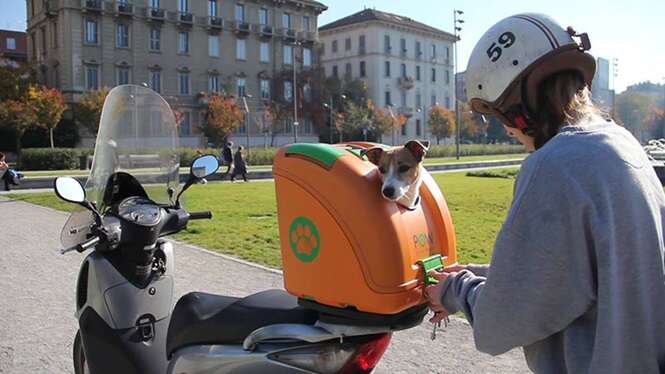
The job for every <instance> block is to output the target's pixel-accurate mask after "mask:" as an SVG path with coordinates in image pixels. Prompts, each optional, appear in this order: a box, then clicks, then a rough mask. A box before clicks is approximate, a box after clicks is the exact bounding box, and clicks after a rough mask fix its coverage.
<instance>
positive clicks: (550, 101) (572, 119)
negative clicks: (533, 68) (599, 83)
mask: <svg viewBox="0 0 665 374" xmlns="http://www.w3.org/2000/svg"><path fill="white" fill-rule="evenodd" d="M537 95H538V100H537V102H538V107H537V109H536V112H537V116H536V118H535V122H536V124H535V126H534V130H535V134H534V144H535V147H536V149H538V148H540V147H542V146H543V145H545V143H547V142H548V141H549V140H550V139H552V138H553V137H554V136H555V135H556V134H558V133H559V130H560V129H561V127H563V126H564V125H567V124H570V125H577V124H579V123H580V122H582V121H584V120H585V119H589V118H592V117H601V116H602V114H601V111H600V110H599V109H598V108H597V107H596V106H595V105H594V104H593V102H592V101H591V91H590V90H589V87H588V86H587V85H586V83H585V82H584V78H583V77H582V75H581V74H580V73H579V72H577V71H573V70H567V71H562V72H559V73H556V74H553V75H551V76H550V77H547V78H546V79H545V80H543V81H542V82H541V83H540V84H539V85H538V93H537Z"/></svg>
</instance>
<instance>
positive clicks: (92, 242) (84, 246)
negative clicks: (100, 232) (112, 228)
mask: <svg viewBox="0 0 665 374" xmlns="http://www.w3.org/2000/svg"><path fill="white" fill-rule="evenodd" d="M99 240H100V239H99V236H93V237H92V238H90V239H88V240H86V241H84V242H83V243H80V244H77V245H75V246H73V247H69V248H65V249H62V250H60V254H63V255H64V254H65V253H67V252H71V251H76V252H78V253H81V252H85V251H87V250H88V249H90V248H92V247H94V246H96V245H97V243H99Z"/></svg>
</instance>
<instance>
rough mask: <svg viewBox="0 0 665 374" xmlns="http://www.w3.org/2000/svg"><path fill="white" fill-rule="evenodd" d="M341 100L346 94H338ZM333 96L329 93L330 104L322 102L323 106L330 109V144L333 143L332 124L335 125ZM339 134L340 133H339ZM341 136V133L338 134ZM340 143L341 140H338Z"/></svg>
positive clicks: (344, 98)
mask: <svg viewBox="0 0 665 374" xmlns="http://www.w3.org/2000/svg"><path fill="white" fill-rule="evenodd" d="M339 97H340V98H341V99H342V100H346V95H344V94H342V95H339ZM334 98H335V96H334V95H333V94H330V104H327V103H323V107H324V108H326V109H328V110H329V111H330V144H333V126H334V125H335V105H334V102H333V99H334ZM340 134H341V133H340ZM340 136H341V135H340ZM340 143H341V140H340Z"/></svg>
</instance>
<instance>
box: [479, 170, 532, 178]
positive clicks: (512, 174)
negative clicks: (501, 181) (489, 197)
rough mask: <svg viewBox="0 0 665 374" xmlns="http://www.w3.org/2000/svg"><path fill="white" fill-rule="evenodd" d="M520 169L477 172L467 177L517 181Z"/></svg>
mask: <svg viewBox="0 0 665 374" xmlns="http://www.w3.org/2000/svg"><path fill="white" fill-rule="evenodd" d="M519 172H520V170H519V169H497V170H491V169H490V170H477V171H470V172H468V173H466V176H467V177H481V178H505V179H515V178H516V177H517V174H519Z"/></svg>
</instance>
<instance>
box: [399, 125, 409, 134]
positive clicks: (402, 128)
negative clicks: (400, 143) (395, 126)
mask: <svg viewBox="0 0 665 374" xmlns="http://www.w3.org/2000/svg"><path fill="white" fill-rule="evenodd" d="M408 124H409V123H408V122H407V123H405V124H403V125H402V126H401V130H402V132H401V134H402V136H406V126H407V125H408Z"/></svg>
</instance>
